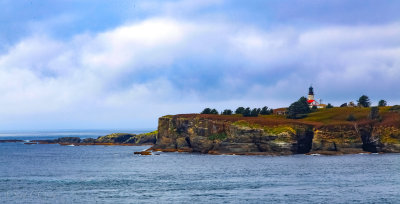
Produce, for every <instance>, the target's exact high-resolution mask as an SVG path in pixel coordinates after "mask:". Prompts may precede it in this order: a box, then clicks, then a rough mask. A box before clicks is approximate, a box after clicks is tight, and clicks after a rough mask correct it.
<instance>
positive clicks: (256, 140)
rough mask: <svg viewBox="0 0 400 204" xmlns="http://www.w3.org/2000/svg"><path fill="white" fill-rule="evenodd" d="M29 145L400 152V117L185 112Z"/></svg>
mask: <svg viewBox="0 0 400 204" xmlns="http://www.w3.org/2000/svg"><path fill="white" fill-rule="evenodd" d="M348 113H351V114H353V113H355V114H356V115H357V117H358V119H357V121H346V120H345V119H344V118H345V117H346V115H347V114H348ZM2 142H24V141H23V140H0V143H2ZM25 144H60V145H75V146H79V145H128V146H136V145H153V146H152V147H151V148H150V149H148V150H146V151H143V152H135V154H141V155H151V154H152V152H157V151H163V152H197V153H204V154H234V155H291V154H312V155H314V154H316V155H318V154H325V155H340V154H357V153H400V113H399V112H392V111H390V109H389V108H386V109H382V110H381V117H380V119H379V120H371V119H368V109H360V108H345V109H343V108H340V109H339V108H337V109H332V110H323V111H319V112H317V113H313V114H310V116H309V117H307V118H305V119H301V120H294V119H286V118H285V117H283V116H273V115H270V116H263V117H242V116H239V115H231V116H225V115H210V114H181V115H173V116H171V115H170V116H163V117H160V118H159V121H158V130H157V131H154V132H150V133H145V134H138V135H136V134H128V133H113V134H110V135H106V136H101V137H98V138H97V139H93V138H86V139H81V138H79V137H63V138H58V139H55V140H34V141H29V142H25ZM155 154H158V153H155Z"/></svg>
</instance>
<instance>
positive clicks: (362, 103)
mask: <svg viewBox="0 0 400 204" xmlns="http://www.w3.org/2000/svg"><path fill="white" fill-rule="evenodd" d="M357 102H358V106H362V107H365V108H367V107H369V106H370V105H371V101H370V100H369V98H368V96H366V95H362V96H361V97H360V98H359V99H358V101H357Z"/></svg>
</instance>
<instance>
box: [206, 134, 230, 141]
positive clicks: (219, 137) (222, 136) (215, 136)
mask: <svg viewBox="0 0 400 204" xmlns="http://www.w3.org/2000/svg"><path fill="white" fill-rule="evenodd" d="M227 137H228V136H227V135H226V133H224V132H223V133H217V134H212V135H210V136H208V139H209V140H224V139H226V138H227Z"/></svg>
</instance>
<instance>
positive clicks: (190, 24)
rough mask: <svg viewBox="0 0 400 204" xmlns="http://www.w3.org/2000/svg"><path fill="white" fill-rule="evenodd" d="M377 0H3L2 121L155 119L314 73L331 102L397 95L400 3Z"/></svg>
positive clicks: (276, 98) (293, 84)
mask: <svg viewBox="0 0 400 204" xmlns="http://www.w3.org/2000/svg"><path fill="white" fill-rule="evenodd" d="M374 2H376V1H352V3H347V2H346V1H335V3H332V2H331V3H326V2H324V3H322V1H317V0H315V1H269V3H265V2H264V1H254V2H252V3H248V4H247V3H246V4H244V3H243V2H242V1H223V0H206V1H188V0H183V1H120V2H118V3H109V2H108V1H104V2H101V1H85V3H82V2H80V1H76V2H74V1H68V2H63V1H61V2H58V4H61V5H62V4H65V5H64V7H63V6H60V5H58V4H57V5H56V4H54V3H52V2H51V1H49V2H46V1H41V3H40V4H39V3H36V2H35V1H32V2H31V3H29V2H25V3H15V2H14V1H3V2H2V3H0V4H2V5H1V6H2V7H7V8H8V10H7V11H6V12H4V13H3V14H0V18H1V21H2V22H5V21H7V19H9V20H8V21H7V23H5V24H3V25H2V27H3V28H2V29H4V30H5V32H3V33H2V34H1V35H0V42H1V43H2V45H1V47H0V82H1V83H0V91H1V93H2V94H1V95H0V107H1V108H0V115H1V117H0V129H3V130H9V129H71V128H72V129H75V128H130V129H146V128H156V125H157V118H158V117H159V116H162V115H166V114H177V113H187V112H199V111H201V110H202V109H203V108H205V107H215V108H217V109H218V110H222V109H224V108H230V109H235V108H236V107H238V106H250V107H261V106H264V105H267V106H269V107H272V108H278V107H283V106H288V105H289V104H290V103H291V102H293V101H295V100H297V99H298V98H299V97H301V96H303V95H306V94H307V89H308V86H309V85H310V84H313V86H314V88H315V92H316V97H317V98H321V99H323V102H325V103H328V102H330V103H332V104H334V105H340V104H341V103H344V102H349V101H355V100H356V99H357V98H358V97H359V96H361V95H362V94H366V95H368V96H370V98H371V99H372V102H373V103H375V104H376V103H377V101H378V100H379V99H386V100H387V101H388V102H389V104H396V103H400V92H398V91H397V87H399V86H400V80H399V79H400V37H399V36H400V20H399V19H400V18H399V17H400V15H399V14H397V13H398V12H397V11H395V10H394V9H393V7H394V6H397V8H399V6H400V5H398V4H399V3H396V1H393V2H392V1H385V3H382V2H380V3H379V4H378V5H375V4H374ZM24 11H25V12H24ZM35 11H36V12H37V13H36V12H35ZM18 12H21V13H25V15H22V16H19V17H17V13H18ZM88 18H89V19H88ZM91 20H92V21H91ZM13 23H14V24H13ZM15 25H18V26H15Z"/></svg>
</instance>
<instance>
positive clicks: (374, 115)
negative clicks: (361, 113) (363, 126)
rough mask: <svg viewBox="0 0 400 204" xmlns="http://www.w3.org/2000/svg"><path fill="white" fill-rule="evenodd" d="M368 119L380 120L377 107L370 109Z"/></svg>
mask: <svg viewBox="0 0 400 204" xmlns="http://www.w3.org/2000/svg"><path fill="white" fill-rule="evenodd" d="M368 117H369V119H371V120H375V119H380V115H379V108H378V107H376V106H375V107H371V112H370V113H369V116H368Z"/></svg>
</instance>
